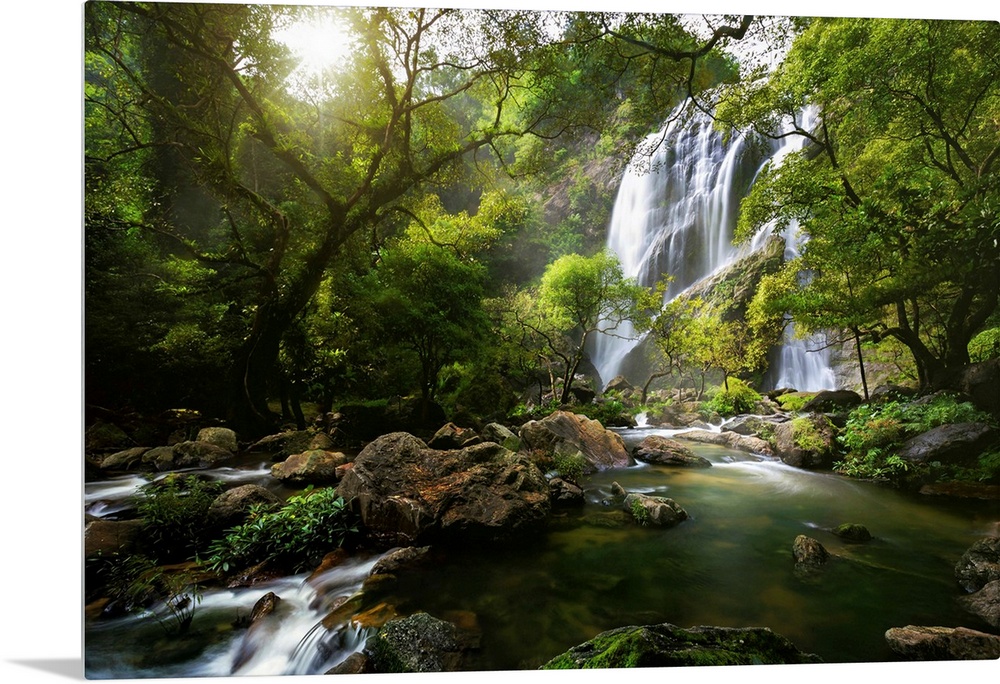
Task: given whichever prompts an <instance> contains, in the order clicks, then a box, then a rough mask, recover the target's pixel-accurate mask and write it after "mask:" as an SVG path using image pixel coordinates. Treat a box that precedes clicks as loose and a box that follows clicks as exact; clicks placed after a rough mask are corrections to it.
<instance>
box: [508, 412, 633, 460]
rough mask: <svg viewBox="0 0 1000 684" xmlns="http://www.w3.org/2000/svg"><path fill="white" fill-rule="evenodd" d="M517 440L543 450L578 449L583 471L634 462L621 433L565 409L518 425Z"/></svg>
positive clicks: (560, 451) (571, 450) (572, 450)
mask: <svg viewBox="0 0 1000 684" xmlns="http://www.w3.org/2000/svg"><path fill="white" fill-rule="evenodd" d="M521 440H522V441H523V442H524V444H525V445H526V446H527V447H528V448H530V449H539V450H542V451H545V452H547V453H556V452H559V453H572V452H575V451H579V452H580V453H581V454H582V455H583V456H584V458H585V459H586V462H587V465H586V468H585V471H584V472H585V474H586V473H592V472H595V471H597V470H605V469H607V468H625V467H628V466H631V465H635V461H634V460H633V459H632V457H631V456H630V455H629V453H628V449H626V448H625V442H624V441H623V440H622V438H621V435H619V434H617V433H615V432H612V431H611V430H607V429H605V428H604V426H603V425H601V423H600V422H599V421H596V420H591V419H589V418H587V417H586V416H582V415H578V414H575V413H570V412H568V411H556V412H554V413H552V414H551V415H550V416H547V417H546V418H543V419H542V420H532V421H528V422H527V423H525V424H524V425H522V426H521Z"/></svg>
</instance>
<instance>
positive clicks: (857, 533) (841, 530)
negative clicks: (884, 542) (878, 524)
mask: <svg viewBox="0 0 1000 684" xmlns="http://www.w3.org/2000/svg"><path fill="white" fill-rule="evenodd" d="M833 533H834V534H835V535H837V536H838V537H840V538H841V539H846V540H847V541H852V542H866V541H871V539H872V533H871V532H869V531H868V528H867V527H865V526H864V525H858V524H857V523H843V524H842V525H837V527H835V528H834V530H833Z"/></svg>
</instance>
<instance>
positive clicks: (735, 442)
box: [674, 430, 773, 456]
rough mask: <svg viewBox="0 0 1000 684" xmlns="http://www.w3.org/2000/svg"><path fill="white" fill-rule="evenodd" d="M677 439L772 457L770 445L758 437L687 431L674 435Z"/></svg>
mask: <svg viewBox="0 0 1000 684" xmlns="http://www.w3.org/2000/svg"><path fill="white" fill-rule="evenodd" d="M674 436H675V437H677V438H678V439H688V440H691V441H692V442H703V443H705V444H719V445H721V446H727V447H729V448H731V449H736V450H737V451H745V452H747V453H751V454H760V455H763V456H772V455H773V450H772V449H771V445H770V444H769V443H768V442H766V441H764V440H763V439H761V438H759V437H751V436H748V435H740V434H737V433H735V432H712V431H710V430H688V431H687V432H681V433H679V434H677V435H674Z"/></svg>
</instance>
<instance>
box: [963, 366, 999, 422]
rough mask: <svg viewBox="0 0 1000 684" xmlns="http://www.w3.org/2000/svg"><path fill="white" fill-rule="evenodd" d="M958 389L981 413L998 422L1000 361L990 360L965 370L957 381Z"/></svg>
mask: <svg viewBox="0 0 1000 684" xmlns="http://www.w3.org/2000/svg"><path fill="white" fill-rule="evenodd" d="M958 387H959V389H960V390H961V391H962V392H963V393H964V394H966V395H968V396H969V398H970V399H972V403H973V404H975V405H976V407H977V408H979V409H980V410H982V411H986V412H987V413H989V414H991V415H992V416H993V417H994V418H996V419H997V420H1000V392H998V391H997V387H1000V359H990V360H988V361H983V362H982V363H976V364H973V365H971V366H969V367H968V368H966V369H965V370H964V371H963V372H962V375H961V377H960V378H959V381H958Z"/></svg>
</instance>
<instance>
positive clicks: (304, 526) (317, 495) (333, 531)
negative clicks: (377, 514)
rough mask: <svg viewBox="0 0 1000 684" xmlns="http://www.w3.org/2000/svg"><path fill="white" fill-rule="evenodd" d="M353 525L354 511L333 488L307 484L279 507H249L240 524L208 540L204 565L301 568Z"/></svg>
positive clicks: (314, 560)
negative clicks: (207, 554) (273, 508)
mask: <svg viewBox="0 0 1000 684" xmlns="http://www.w3.org/2000/svg"><path fill="white" fill-rule="evenodd" d="M357 524H358V523H357V519H356V516H355V514H354V513H353V512H352V511H351V509H350V508H349V507H348V505H347V503H346V502H345V501H344V500H343V499H342V498H340V497H338V496H337V494H336V490H335V489H334V488H332V487H328V488H324V489H319V490H313V489H312V488H307V489H306V490H305V491H304V492H303V493H302V494H301V495H298V496H293V497H291V498H289V499H288V501H287V502H286V504H285V505H284V506H282V507H281V508H280V509H279V510H276V511H269V510H267V508H265V507H263V506H261V505H257V506H254V507H252V508H251V509H250V517H249V519H248V520H247V521H246V522H245V523H243V524H242V525H240V526H238V527H234V528H233V529H231V530H229V531H228V532H227V533H226V536H225V537H223V538H222V539H219V540H216V541H215V542H213V543H212V545H211V547H210V549H209V552H210V554H211V555H210V556H209V557H208V559H207V560H206V561H205V564H206V565H207V566H208V567H209V568H210V569H211V570H214V571H216V572H220V571H221V572H229V571H231V570H234V569H237V568H243V567H249V566H252V565H257V564H260V563H269V564H270V563H273V564H276V565H280V566H281V567H287V568H288V569H290V570H291V571H293V572H300V571H302V570H304V569H306V568H309V567H311V566H314V565H316V564H317V563H318V562H319V561H320V560H321V559H322V558H323V556H324V555H326V554H327V553H328V552H329V551H331V550H333V549H335V548H338V547H340V546H343V545H344V543H345V542H346V541H347V540H348V538H349V537H350V536H351V535H353V534H355V533H357V532H358V527H357Z"/></svg>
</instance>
